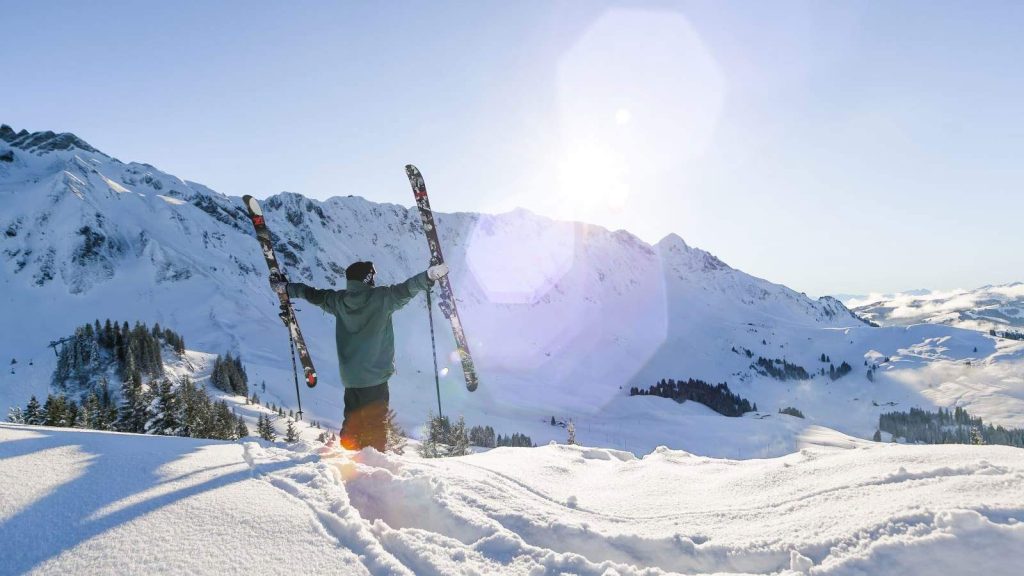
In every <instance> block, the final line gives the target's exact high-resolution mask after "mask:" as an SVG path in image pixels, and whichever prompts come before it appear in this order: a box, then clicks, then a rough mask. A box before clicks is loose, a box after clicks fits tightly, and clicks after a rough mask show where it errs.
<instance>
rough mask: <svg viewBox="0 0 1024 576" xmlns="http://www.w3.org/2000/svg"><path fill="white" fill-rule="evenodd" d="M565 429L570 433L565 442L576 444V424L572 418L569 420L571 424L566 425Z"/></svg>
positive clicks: (571, 444)
mask: <svg viewBox="0 0 1024 576" xmlns="http://www.w3.org/2000/svg"><path fill="white" fill-rule="evenodd" d="M565 429H566V431H567V432H568V433H569V439H568V440H566V442H565V443H566V444H568V445H570V446H575V445H576V425H575V424H573V421H572V420H569V424H568V425H567V426H566V427H565Z"/></svg>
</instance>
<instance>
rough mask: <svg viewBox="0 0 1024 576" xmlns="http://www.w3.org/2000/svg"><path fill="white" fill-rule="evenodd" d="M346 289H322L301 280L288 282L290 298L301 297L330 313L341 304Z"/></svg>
mask: <svg viewBox="0 0 1024 576" xmlns="http://www.w3.org/2000/svg"><path fill="white" fill-rule="evenodd" d="M344 293H345V291H344V290H321V289H319V288H313V287H312V286H307V285H305V284H302V283H301V282H289V283H288V296H289V297H290V298H301V299H303V300H305V301H306V302H309V303H310V304H315V305H317V306H319V307H320V308H322V309H323V310H324V311H325V312H327V313H328V314H334V313H335V311H336V310H338V308H339V307H340V306H341V295H342V294H344Z"/></svg>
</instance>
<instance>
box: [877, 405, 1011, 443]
mask: <svg viewBox="0 0 1024 576" xmlns="http://www.w3.org/2000/svg"><path fill="white" fill-rule="evenodd" d="M878 429H879V430H881V431H883V432H888V433H890V434H892V435H893V437H895V438H904V439H906V441H907V442H908V443H911V444H999V445H1004V446H1016V447H1017V448H1024V429H1022V428H1010V429H1007V428H1003V427H1002V426H993V425H991V424H985V423H984V421H982V419H981V418H978V417H975V416H971V415H970V414H969V413H968V412H967V411H966V410H964V409H963V408H960V407H959V406H958V407H956V408H954V409H953V410H944V409H942V408H939V409H938V411H936V412H930V411H927V410H922V409H920V408H911V409H910V411H909V412H887V413H885V414H881V415H880V416H879V417H878ZM876 434H877V433H876Z"/></svg>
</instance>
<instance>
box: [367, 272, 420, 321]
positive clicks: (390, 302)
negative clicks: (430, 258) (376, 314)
mask: <svg viewBox="0 0 1024 576" xmlns="http://www.w3.org/2000/svg"><path fill="white" fill-rule="evenodd" d="M431 284H432V282H431V281H430V279H429V278H427V273H426V272H420V273H419V274H417V275H415V276H413V277H412V278H409V279H408V280H406V281H405V282H402V283H400V284H393V285H391V286H381V287H380V288H377V290H379V291H380V293H381V294H383V295H384V305H385V307H387V309H388V310H389V311H391V312H394V311H395V310H398V309H399V308H401V307H402V306H405V305H406V304H408V303H409V300H412V297H413V296H415V295H416V294H418V293H420V292H422V291H424V290H426V289H427V287H428V286H430V285H431Z"/></svg>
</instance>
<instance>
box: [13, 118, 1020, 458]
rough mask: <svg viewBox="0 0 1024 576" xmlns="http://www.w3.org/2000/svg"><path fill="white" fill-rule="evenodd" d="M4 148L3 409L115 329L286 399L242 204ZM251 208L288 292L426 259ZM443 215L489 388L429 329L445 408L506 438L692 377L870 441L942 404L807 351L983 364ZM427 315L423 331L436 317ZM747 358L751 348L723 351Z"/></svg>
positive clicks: (619, 236)
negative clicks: (787, 375)
mask: <svg viewBox="0 0 1024 576" xmlns="http://www.w3.org/2000/svg"><path fill="white" fill-rule="evenodd" d="M11 132H13V129H10V130H7V131H5V133H7V134H8V135H9V134H10V133H11ZM15 134H20V133H15ZM19 138H24V136H20V137H19ZM51 139H52V138H51ZM77 140H79V139H77V137H75V140H74V141H77ZM28 141H29V139H25V140H19V142H22V143H23V144H24V143H25V142H28ZM61 141H62V142H69V141H70V142H74V141H73V140H71V139H70V138H65V139H63V140H61ZM83 142H84V141H83ZM24 145H27V144H24ZM7 152H13V153H14V154H15V157H14V159H13V161H12V162H2V163H0V199H3V201H4V209H3V211H2V212H0V231H2V232H3V233H2V234H0V281H2V283H3V285H4V286H5V289H4V292H5V294H4V299H5V301H4V304H5V317H4V318H3V319H4V320H5V321H6V322H5V323H9V325H18V326H21V328H20V330H19V331H18V332H16V333H6V334H3V333H0V350H6V351H9V352H10V353H11V355H12V356H14V357H16V358H19V359H22V360H31V359H34V360H35V363H34V365H33V366H32V369H31V370H30V369H29V368H28V367H27V364H28V362H21V361H20V360H19V370H20V371H21V372H19V373H18V374H17V375H16V376H17V378H8V380H9V381H10V386H8V387H7V388H6V389H7V390H8V394H9V398H0V401H4V400H6V401H7V402H10V403H12V404H15V403H16V404H23V403H24V401H25V399H26V398H27V397H28V394H29V393H36V394H42V395H45V394H44V392H45V391H44V390H40V389H39V384H38V383H39V382H47V381H48V380H49V378H48V376H49V374H48V373H46V371H47V370H49V369H51V368H52V366H51V365H50V364H48V363H51V361H50V360H48V357H47V354H49V351H48V350H47V349H46V348H45V343H47V342H49V341H50V340H52V339H55V338H58V337H60V336H63V335H67V334H69V333H71V332H72V331H73V329H74V327H75V326H78V325H80V324H82V323H84V322H91V321H92V320H94V319H95V318H97V317H99V318H102V317H104V316H108V315H109V316H111V317H115V318H119V319H127V320H131V321H134V320H140V321H143V322H147V323H155V322H159V323H160V324H161V325H162V326H168V327H172V328H174V329H175V330H176V331H178V332H179V333H181V334H182V335H183V336H184V337H185V339H186V341H187V342H189V344H190V347H191V348H193V349H196V350H202V351H204V352H209V353H224V352H232V353H233V354H234V355H239V354H241V356H242V357H243V358H244V359H245V361H246V362H247V367H248V368H247V369H250V374H251V376H252V377H253V380H254V381H257V382H258V381H259V380H266V381H267V385H268V386H267V388H268V394H271V396H269V398H272V399H274V400H275V401H277V402H278V403H283V402H286V401H288V399H289V398H292V397H294V390H293V387H292V386H291V384H290V383H291V376H290V374H289V371H290V369H291V365H290V360H289V357H288V355H287V345H288V344H287V343H288V340H287V337H286V336H287V335H286V333H285V332H284V329H283V327H282V326H281V325H280V320H279V319H278V318H277V309H276V305H274V299H273V298H272V294H271V293H270V291H269V290H268V289H267V284H266V282H267V280H266V274H267V272H266V266H265V265H264V264H263V261H262V255H261V254H260V252H259V248H258V244H257V243H256V241H255V239H254V238H253V233H252V230H251V224H250V223H249V222H248V219H247V217H246V215H245V212H244V208H243V207H242V203H241V199H240V198H237V197H231V196H227V195H224V194H221V193H219V192H216V191H214V190H212V189H210V188H207V187H206V186H204V185H202V184H198V183H195V182H191V181H188V180H184V179H182V178H179V177H177V176H173V175H171V174H167V173H165V172H162V171H160V170H159V169H157V168H154V167H153V166H152V165H148V164H142V163H137V162H129V163H124V162H121V161H119V160H116V159H114V158H113V157H111V156H108V155H106V154H104V153H102V152H99V151H94V152H90V151H88V150H85V149H84V148H79V147H77V144H73V145H71V146H70V148H66V149H58V148H54V149H52V150H48V151H45V152H42V151H38V150H37V151H36V152H33V153H23V152H24V150H23V149H22V148H16V147H13V146H11V145H10V143H9V142H8V141H7V140H6V139H5V140H4V141H3V142H0V154H5V153H7ZM428 177H429V175H428ZM434 204H435V206H441V205H443V204H444V195H443V192H442V193H440V194H438V193H437V192H435V198H434ZM263 206H264V211H265V213H266V217H267V221H268V225H269V227H270V229H271V231H272V233H273V241H274V245H275V249H276V250H277V252H278V256H279V259H280V260H281V261H282V262H283V263H284V265H285V268H286V269H287V271H288V273H289V275H290V278H291V280H293V281H301V282H305V283H308V284H311V285H314V286H318V287H324V288H341V287H343V286H344V267H345V266H347V264H348V263H350V262H352V261H355V260H371V261H374V262H375V263H377V268H378V280H379V282H381V283H393V282H399V281H401V280H404V279H405V278H406V277H408V276H411V275H413V274H415V273H417V272H419V271H421V270H422V269H424V268H425V267H426V265H427V264H428V262H429V255H428V253H427V248H426V242H425V240H424V238H423V234H422V224H421V222H420V219H419V215H418V213H417V212H416V209H415V208H412V207H405V206H401V205H398V204H380V203H375V202H372V201H370V200H367V199H365V198H362V197H360V196H351V195H346V196H332V197H331V198H329V199H327V200H323V201H320V200H312V199H309V198H306V197H305V196H303V195H301V194H298V193H294V192H282V193H278V194H275V195H272V196H270V197H268V198H266V199H264V200H263ZM435 217H436V219H437V224H438V229H439V232H440V235H441V242H442V245H443V246H444V249H445V255H446V258H447V260H448V263H449V266H450V267H451V270H452V279H453V282H454V284H455V291H456V294H457V295H458V297H459V307H460V312H461V313H462V315H463V316H464V318H463V321H464V324H465V326H466V330H467V334H468V336H469V338H470V346H471V349H472V350H473V351H474V354H475V356H477V358H476V359H477V364H478V369H479V370H480V372H481V378H482V381H483V384H482V386H481V389H480V390H479V391H477V392H476V393H474V394H472V395H471V394H469V393H467V392H466V391H465V390H464V387H463V386H462V384H461V383H460V380H461V372H460V368H459V366H458V363H457V362H454V361H453V359H452V358H453V357H452V355H451V352H452V351H453V350H454V343H453V342H452V340H451V335H450V332H448V331H447V330H446V328H445V327H444V325H443V322H442V323H440V324H438V328H437V338H438V340H437V342H438V346H439V353H440V360H441V367H442V368H444V369H445V377H444V378H442V394H443V396H444V400H445V403H446V408H445V410H446V412H447V411H453V412H454V413H458V412H465V413H470V414H477V415H483V414H487V417H488V418H491V419H494V421H503V422H505V423H506V425H505V426H504V427H503V428H504V429H505V430H507V431H509V432H511V431H514V430H516V429H517V426H521V425H522V422H524V418H525V419H526V420H525V421H541V420H545V421H546V420H547V419H549V418H550V416H551V413H557V414H559V415H560V416H562V415H564V416H565V417H575V418H576V419H577V421H578V422H580V423H581V424H582V423H583V422H586V421H588V420H589V421H594V419H596V418H605V419H607V420H606V421H607V422H612V421H614V420H613V418H614V417H616V415H621V414H633V413H636V409H637V408H638V407H640V406H646V407H647V408H645V409H648V410H649V409H652V408H651V407H652V406H654V404H651V402H657V399H654V398H651V399H645V400H644V401H643V402H640V401H637V400H633V399H630V398H628V395H627V394H626V391H628V390H629V388H630V387H631V386H638V387H644V388H646V387H647V386H650V385H651V384H654V383H655V382H657V381H658V380H659V379H661V378H677V379H678V378H690V377H692V378H699V379H702V380H705V381H707V382H722V381H728V383H729V385H730V388H731V389H733V390H734V391H736V392H737V393H739V394H741V395H743V396H744V397H746V398H749V399H750V400H751V401H752V402H755V403H757V404H759V405H760V406H762V407H765V408H767V409H768V410H769V412H774V411H775V409H776V408H782V407H784V406H787V405H797V406H799V407H800V408H801V410H803V411H804V412H805V413H808V419H809V423H810V422H811V421H814V422H818V423H825V424H832V425H835V426H838V427H839V428H840V429H841V430H842V431H844V432H846V433H850V434H855V435H860V436H862V437H867V436H869V435H870V434H871V433H873V431H874V426H875V424H874V423H873V419H876V418H877V413H878V411H879V410H878V409H877V406H875V405H873V404H872V402H875V403H876V404H882V403H883V402H887V401H899V402H907V401H909V399H910V398H917V399H918V400H919V401H922V402H926V403H931V402H934V401H935V400H934V399H930V398H927V397H925V396H922V395H921V393H920V392H919V391H918V390H917V389H916V388H915V389H914V390H912V391H911V392H907V391H906V390H902V389H900V388H889V387H888V386H883V387H880V386H877V385H871V383H870V382H868V381H867V380H866V378H865V373H864V372H858V373H855V374H853V375H850V376H847V377H846V378H844V379H843V380H842V381H840V383H839V384H835V383H831V382H829V381H828V380H827V376H822V374H821V373H819V371H818V370H817V368H816V363H817V362H818V360H817V359H818V357H819V355H821V354H826V355H828V356H830V357H832V358H834V359H835V363H836V364H838V363H840V362H841V361H842V360H847V361H848V362H849V363H850V364H851V365H853V366H861V365H862V364H864V365H867V364H868V362H869V359H871V360H870V361H871V362H874V361H875V360H873V359H874V358H876V357H882V358H885V357H890V358H901V359H902V360H900V361H899V362H904V364H900V363H899V362H897V361H895V360H894V361H893V363H892V365H891V366H890V368H891V369H892V371H893V372H894V373H896V372H900V373H903V372H901V370H919V369H921V368H922V367H924V366H926V365H927V363H929V362H933V361H935V360H941V361H942V362H956V361H960V360H962V359H964V358H967V357H969V356H971V354H972V352H971V351H972V350H979V353H978V355H981V354H982V352H984V351H989V352H988V353H992V352H994V351H995V348H994V346H993V344H992V343H991V341H990V340H988V339H987V338H985V337H983V336H982V335H977V334H973V333H971V334H966V333H960V332H957V331H956V330H955V329H944V328H942V327H931V328H928V327H926V328H924V329H916V328H915V329H911V330H885V329H882V330H879V329H874V328H870V327H869V326H866V325H865V324H863V323H862V321H861V320H859V319H858V318H856V317H855V316H854V315H853V314H852V313H851V312H850V311H849V310H848V309H847V308H846V307H845V306H843V305H842V303H840V302H838V301H837V300H835V299H833V298H829V297H822V298H820V299H818V300H812V299H810V298H808V297H806V296H805V295H802V294H800V293H798V292H796V291H794V290H792V289H790V288H788V287H785V286H783V285H780V284H775V283H772V282H770V281H768V280H764V279H760V278H756V277H754V276H750V275H748V274H746V273H744V272H742V271H740V270H736V269H734V268H732V267H730V266H729V265H727V264H726V263H725V262H723V261H721V260H720V259H718V258H717V257H716V256H714V255H713V254H711V253H710V252H707V251H704V250H702V249H699V248H694V247H690V246H689V245H688V244H687V243H686V242H685V240H683V239H682V238H681V237H680V236H679V235H676V234H670V235H667V236H666V237H665V238H664V239H662V240H661V241H659V242H658V243H656V244H654V245H651V244H647V243H645V242H643V241H642V240H640V239H639V238H637V237H636V236H635V235H632V234H630V233H629V232H627V231H610V230H607V229H605V228H602V227H599V226H594V225H590V224H585V223H579V222H564V221H558V220H552V219H549V218H545V217H542V216H538V215H535V214H533V213H531V212H529V211H528V210H513V211H511V212H507V213H503V214H496V215H490V214H477V213H471V212H458V213H444V212H437V213H435ZM423 306H424V301H423V298H422V297H419V298H417V299H415V300H414V301H413V303H412V304H410V305H409V306H408V307H407V308H406V309H404V310H402V311H400V312H399V313H397V314H396V315H395V325H396V348H397V350H398V358H397V364H398V374H397V375H396V377H395V379H394V381H393V383H394V386H395V387H396V390H403V392H401V393H399V392H396V393H395V396H394V397H395V398H396V406H397V407H398V408H400V414H403V416H402V417H403V418H404V420H403V424H404V425H406V426H407V427H408V428H412V427H413V426H415V425H416V424H417V423H418V422H421V421H422V420H421V418H422V417H423V416H424V415H425V414H426V412H427V411H428V410H429V409H430V407H431V406H434V407H436V398H434V395H433V385H432V376H431V374H430V373H431V371H432V360H431V358H430V346H429V341H430V340H429V334H428V332H427V330H428V328H427V319H426V317H425V316H426V314H424V312H425V311H424V310H423ZM299 308H300V310H299V320H300V323H301V324H302V326H303V331H304V332H306V333H307V337H306V339H307V342H308V343H309V344H310V350H311V353H312V355H313V358H314V361H315V363H316V365H317V368H318V373H319V374H320V376H321V379H322V383H321V385H320V386H318V388H317V389H316V391H315V392H311V393H310V394H311V395H312V396H311V398H310V399H309V400H307V401H304V403H303V407H304V408H307V406H308V407H309V412H310V414H311V415H312V416H313V417H318V418H321V419H327V418H333V417H335V416H336V415H337V414H340V412H341V410H340V404H341V398H340V397H341V394H340V390H339V388H340V383H339V382H338V381H337V380H338V377H337V373H338V372H337V359H336V356H335V352H334V349H333V337H332V334H333V326H332V322H333V320H332V319H331V318H330V317H328V316H325V315H324V314H323V313H321V312H320V311H319V310H317V309H316V308H315V307H312V306H309V305H306V304H305V303H300V305H299ZM435 312H437V313H436V314H435V319H439V318H441V317H442V316H441V315H440V312H439V311H435ZM936 338H940V339H941V338H946V339H951V340H949V342H950V344H947V345H945V346H944V347H943V348H942V350H943V351H936V352H935V353H934V355H933V356H932V355H926V354H925V353H924V351H930V350H933V349H935V350H938V349H937V348H936V347H935V346H933V345H931V344H927V341H929V339H936ZM742 350H746V351H748V352H749V354H750V355H751V356H748V355H745V354H740V353H737V351H742ZM901 350H907V351H909V350H914V351H921V352H914V353H913V354H910V353H906V354H902V355H901V354H900V351H901ZM928 354H932V353H931V352H928ZM50 357H52V354H51V355H50ZM759 357H763V358H765V359H766V360H770V359H779V360H780V361H781V360H782V359H785V360H786V361H788V362H790V363H796V364H798V365H801V366H803V367H805V368H807V369H808V370H807V371H808V372H809V373H810V374H811V379H809V380H807V381H806V385H801V386H799V387H794V386H793V385H791V384H787V383H786V382H778V381H775V380H772V379H771V378H768V377H766V376H764V375H763V374H762V373H760V372H758V370H757V369H755V366H754V361H755V360H757V359H758V358H759ZM976 361H977V360H976ZM825 368H827V366H826V367H825ZM826 372H827V370H826ZM915 378H916V377H915ZM880 380H881V381H885V380H886V379H885V378H884V377H880ZM428 382H429V383H430V386H427V383H428ZM837 386H838V388H837ZM868 386H872V388H866V387H868ZM840 389H842V390H844V392H843V394H844V395H848V397H849V398H854V399H856V400H850V402H854V403H855V407H854V408H850V407H846V408H841V407H840V406H839V405H836V403H835V401H834V400H831V399H830V398H829V397H830V395H831V394H832V393H833V392H836V391H838V390H840ZM865 390H873V391H872V392H871V393H870V395H869V394H865ZM897 398H898V400H896V399H897ZM648 400H650V402H648ZM943 401H945V400H943ZM669 402H670V405H668V406H665V409H664V410H663V409H661V408H657V409H655V413H656V414H658V415H659V416H658V417H664V418H669V419H672V420H673V421H675V419H677V418H678V417H680V416H679V415H681V414H683V413H681V412H680V413H678V414H677V412H676V409H674V408H672V406H671V405H672V404H674V403H671V401H669ZM544 413H547V417H544ZM1022 413H1024V412H1022ZM328 415H329V416H328ZM979 415H981V416H988V414H987V413H985V412H979ZM481 417H482V416H481ZM695 422H696V421H695ZM516 423H519V424H516ZM766 426H767V424H766ZM787 426H789V425H786V426H781V427H778V426H776V425H775V424H772V425H771V426H770V427H769V428H770V430H771V431H770V432H765V434H768V435H769V436H772V435H775V436H776V437H777V442H776V443H775V444H771V443H768V444H769V445H771V446H774V447H769V448H761V449H756V448H754V447H751V449H750V452H751V453H752V454H758V453H759V454H767V453H776V452H777V451H778V450H783V449H784V448H785V447H787V446H792V445H793V444H792V442H793V439H792V434H791V431H790V430H789V428H787ZM548 433H549V434H550V432H548ZM593 433H594V434H595V435H596V434H597V430H596V424H595V429H594V432H593ZM602 434H604V435H605V440H603V442H605V445H619V446H621V445H623V444H628V443H629V442H631V441H638V440H635V439H634V440H630V434H632V432H630V431H629V430H624V431H622V432H610V431H608V432H602ZM644 438H646V437H644ZM541 439H543V437H541ZM647 441H648V440H646V439H645V440H643V442H647ZM643 442H641V445H644V444H643ZM758 442H759V443H760V444H759V445H762V446H763V445H764V443H763V442H761V440H758ZM691 448H692V447H691ZM707 449H708V450H712V451H713V450H714V448H713V447H710V448H707ZM758 450H760V451H758ZM765 450H767V452H765ZM773 451H774V452H773Z"/></svg>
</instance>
